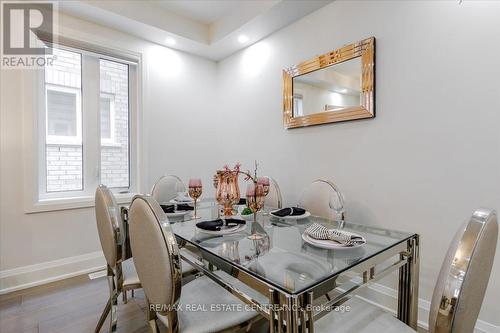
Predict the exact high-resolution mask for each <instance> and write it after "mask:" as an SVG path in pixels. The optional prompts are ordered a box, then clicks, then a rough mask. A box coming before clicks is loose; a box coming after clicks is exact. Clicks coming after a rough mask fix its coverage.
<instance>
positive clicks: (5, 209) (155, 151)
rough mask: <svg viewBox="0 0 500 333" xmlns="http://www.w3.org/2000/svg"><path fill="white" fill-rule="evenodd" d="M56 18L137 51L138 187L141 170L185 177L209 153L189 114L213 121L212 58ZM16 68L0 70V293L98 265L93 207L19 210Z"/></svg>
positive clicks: (144, 180)
mask: <svg viewBox="0 0 500 333" xmlns="http://www.w3.org/2000/svg"><path fill="white" fill-rule="evenodd" d="M59 20H60V25H61V26H60V27H59V29H58V30H59V31H58V33H59V34H61V35H63V36H66V37H70V38H74V39H78V40H82V41H86V42H89V43H92V44H97V45H106V46H107V47H109V48H116V49H118V50H126V51H130V52H134V53H139V54H142V57H143V59H144V69H143V75H142V83H143V91H144V92H145V93H144V100H143V113H142V115H143V119H142V127H141V128H140V129H139V130H140V137H141V140H142V141H141V142H142V144H141V146H140V152H139V155H140V156H141V157H140V160H141V161H140V162H141V170H140V171H139V172H140V175H141V184H142V189H141V190H143V191H149V189H150V185H151V184H152V182H153V180H151V181H150V180H149V174H151V175H152V176H151V177H152V179H155V178H156V177H158V176H159V175H161V174H162V173H163V172H165V171H167V170H168V171H170V172H177V170H179V169H182V170H183V172H184V173H183V175H187V174H189V167H192V168H193V169H202V168H201V167H200V165H197V164H196V163H195V162H199V161H204V160H205V159H206V158H207V157H210V156H214V155H215V154H213V153H212V152H210V148H211V147H214V146H215V145H213V144H210V141H211V140H212V134H211V133H209V132H206V131H203V132H199V131H198V129H199V128H200V124H199V123H196V122H193V119H196V118H193V115H197V116H200V117H205V118H204V119H205V120H204V121H203V122H202V123H201V126H203V127H204V126H207V125H209V124H210V119H213V112H214V109H213V103H211V101H212V99H213V98H214V95H215V84H214V80H215V77H216V76H215V70H216V64H215V63H214V62H212V61H209V60H205V59H202V58H199V57H196V56H192V55H189V54H186V53H182V52H178V51H174V50H171V49H167V48H164V47H161V46H158V45H154V44H152V43H149V42H145V41H141V40H139V39H136V38H132V37H130V36H128V35H125V34H122V33H120V32H117V31H114V30H111V29H107V28H104V27H102V26H98V25H95V24H91V23H88V22H84V21H81V20H78V19H76V18H73V17H69V16H64V15H61V16H60V18H59ZM20 74H21V71H19V70H2V71H1V73H0V76H1V78H0V86H1V98H0V103H1V112H0V126H1V127H0V151H1V154H0V156H1V158H0V185H1V186H0V293H2V292H5V291H8V290H11V289H9V288H17V287H20V286H23V285H30V284H31V283H33V282H35V283H37V282H39V281H40V280H46V281H49V280H51V279H54V278H57V277H60V276H65V275H67V274H69V275H71V274H75V273H78V272H83V271H87V270H92V269H95V267H100V266H101V265H102V264H103V263H104V261H103V257H102V254H101V252H100V251H101V248H100V244H99V239H98V236H97V228H96V226H95V217H94V210H93V208H83V209H73V210H64V211H53V212H45V213H37V214H25V212H24V207H23V198H24V195H25V193H24V189H23V165H24V159H25V156H23V149H22V146H23V137H24V135H23V112H26V113H29V112H31V110H29V108H26V110H24V105H25V104H29V101H28V98H29V96H30V93H29V92H27V91H24V90H23V87H24V85H23V82H22V80H23V75H20ZM24 115H26V116H27V114H24ZM169 115H171V116H169ZM207 127H209V128H213V126H207ZM193 138H195V140H193ZM183 142H185V143H186V145H177V144H178V143H183ZM200 152H201V153H200ZM184 155H185V156H186V157H185V158H182V157H181V156H184ZM148 165H150V166H151V169H150V170H151V172H150V173H149V172H148V171H149V169H148V167H147V166H148ZM185 166H188V169H187V170H186V168H185ZM203 169H205V168H203ZM207 170H209V169H208V168H207Z"/></svg>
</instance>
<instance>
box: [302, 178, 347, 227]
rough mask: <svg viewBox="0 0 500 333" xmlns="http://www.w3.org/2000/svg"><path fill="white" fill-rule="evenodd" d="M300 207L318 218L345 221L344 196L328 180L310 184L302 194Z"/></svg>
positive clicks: (319, 180)
mask: <svg viewBox="0 0 500 333" xmlns="http://www.w3.org/2000/svg"><path fill="white" fill-rule="evenodd" d="M298 206H299V207H302V208H304V209H306V210H307V211H309V212H310V213H311V214H313V215H316V216H321V217H324V218H329V219H336V220H337V219H340V220H344V214H345V209H344V196H343V195H342V193H341V192H340V190H339V189H338V187H337V186H336V185H335V184H334V183H333V182H331V181H328V180H324V179H318V180H315V181H313V182H312V183H311V184H309V185H308V186H307V187H306V188H305V189H304V191H303V192H302V194H301V196H300V199H299V203H298ZM339 215H340V216H339Z"/></svg>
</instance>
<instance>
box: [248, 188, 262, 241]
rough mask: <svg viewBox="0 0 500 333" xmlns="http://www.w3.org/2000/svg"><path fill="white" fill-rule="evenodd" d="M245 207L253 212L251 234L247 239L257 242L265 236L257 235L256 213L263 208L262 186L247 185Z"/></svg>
mask: <svg viewBox="0 0 500 333" xmlns="http://www.w3.org/2000/svg"><path fill="white" fill-rule="evenodd" d="M246 194H247V195H246V197H247V206H248V208H250V209H251V210H252V212H253V223H252V234H251V235H249V236H248V238H249V239H253V240H259V239H262V238H263V237H264V236H265V235H263V234H259V233H257V212H258V211H259V210H261V209H262V207H264V198H265V196H264V186H262V184H258V183H257V184H255V183H253V182H251V183H248V185H247V193H246Z"/></svg>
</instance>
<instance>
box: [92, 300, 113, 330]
mask: <svg viewBox="0 0 500 333" xmlns="http://www.w3.org/2000/svg"><path fill="white" fill-rule="evenodd" d="M110 310H111V299H108V302H107V303H106V306H105V307H104V310H103V311H102V314H101V317H100V318H99V321H98V322H97V326H96V328H95V330H94V333H99V331H100V330H101V328H102V325H104V322H105V321H106V317H107V316H108V313H109V311H110Z"/></svg>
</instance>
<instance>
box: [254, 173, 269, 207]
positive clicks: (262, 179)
mask: <svg viewBox="0 0 500 333" xmlns="http://www.w3.org/2000/svg"><path fill="white" fill-rule="evenodd" d="M257 184H259V185H262V187H263V188H264V197H266V196H267V195H268V194H269V190H270V188H271V186H270V185H269V178H268V177H259V178H257ZM265 203H266V200H265V199H264V203H263V204H262V210H265V209H264V205H265ZM264 215H267V213H266V212H264Z"/></svg>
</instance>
